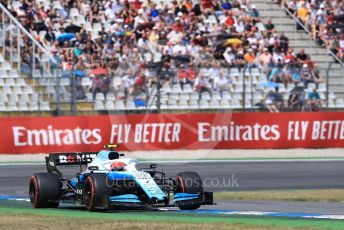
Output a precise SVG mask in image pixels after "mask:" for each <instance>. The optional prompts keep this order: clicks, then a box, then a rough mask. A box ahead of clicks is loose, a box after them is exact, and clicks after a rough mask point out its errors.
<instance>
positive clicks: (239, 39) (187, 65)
mask: <svg viewBox="0 0 344 230" xmlns="http://www.w3.org/2000/svg"><path fill="white" fill-rule="evenodd" d="M291 2H293V4H295V7H294V6H293V5H292V4H291ZM0 3H2V4H3V5H4V6H6V7H7V8H8V10H9V11H10V12H11V13H12V14H13V15H14V16H15V17H16V18H17V19H18V20H19V21H20V22H21V23H22V25H23V26H24V27H25V28H26V29H27V30H28V31H29V32H30V33H31V34H32V35H34V36H35V38H36V40H37V41H39V42H40V43H41V44H42V45H43V46H45V47H46V48H47V49H49V50H50V52H51V54H52V57H53V59H54V61H55V62H54V63H51V66H52V68H53V69H54V68H62V69H63V70H65V71H68V70H71V69H73V70H79V71H81V72H84V73H85V75H86V76H89V77H92V86H91V87H90V89H83V88H82V87H78V89H79V91H80V92H79V93H78V95H80V98H83V95H82V94H83V93H82V92H84V93H85V92H87V91H88V90H90V92H91V93H93V96H94V97H95V95H96V93H98V92H102V93H104V94H105V95H106V94H107V93H108V92H113V93H114V94H115V95H116V96H117V98H118V99H128V98H133V99H143V98H144V97H145V93H147V92H148V91H149V89H150V88H153V87H154V86H155V85H156V84H157V83H160V84H161V85H165V84H169V85H171V86H172V85H173V84H180V85H181V87H182V88H184V86H185V85H186V84H189V85H191V88H192V89H193V90H194V91H196V92H209V93H212V92H220V93H221V92H223V91H230V90H232V89H233V88H234V87H235V85H234V82H233V81H232V79H231V78H229V76H228V75H229V74H228V73H230V72H231V69H232V68H237V69H239V71H240V70H242V69H243V68H244V66H245V65H246V64H247V67H248V70H249V72H251V71H252V70H253V69H254V68H260V70H261V71H262V72H263V73H265V75H266V76H267V79H266V81H268V82H272V83H276V84H277V83H279V84H282V85H284V87H287V86H288V85H289V84H292V85H294V84H295V85H296V87H300V85H303V86H304V87H305V88H307V84H309V83H315V84H318V83H320V82H321V81H322V79H321V76H320V75H319V72H318V71H317V69H316V66H315V65H314V63H313V62H312V60H311V58H310V56H309V55H307V54H306V53H305V52H304V50H301V51H299V52H297V53H295V52H294V50H293V49H291V48H290V47H289V44H288V42H289V41H288V38H287V37H286V36H284V34H282V33H278V31H277V30H276V28H275V26H274V24H273V21H272V20H268V22H267V23H265V24H264V23H263V21H262V20H261V18H260V14H259V11H258V10H257V8H256V6H255V5H254V4H251V3H250V2H249V1H246V0H232V1H227V0H217V1H210V0H201V1H191V0H178V1H175V0H174V1H151V0H145V1H142V0H129V1H127V0H103V1H100V0H55V1H52V0H40V1H35V0H19V1H7V0H0ZM334 3H337V4H334ZM286 4H288V8H290V9H293V10H294V11H298V7H299V6H300V7H301V6H302V4H300V2H298V1H296V0H293V1H290V2H289V1H287V2H286ZM303 5H306V6H307V7H308V6H309V7H310V5H311V4H308V3H307V4H303ZM342 5H343V4H342V3H340V1H333V3H332V4H328V5H326V7H327V9H328V11H329V9H330V7H334V8H335V9H336V14H341V11H340V9H343V6H342ZM316 6H317V5H316ZM324 13H325V11H324ZM310 19H311V17H310ZM316 19H317V20H318V17H316ZM317 23H318V24H319V21H317ZM320 27H321V26H320ZM320 27H319V28H320ZM319 28H317V29H319ZM332 31H334V30H332ZM329 34H330V33H329V32H328V31H327V32H326V33H324V31H321V30H320V31H319V33H317V36H319V37H320V38H321V39H322V41H323V42H324V43H326V45H328V43H331V45H332V46H333V47H337V46H335V43H338V44H340V46H339V47H341V48H342V49H343V48H344V47H343V45H344V40H343V39H344V37H343V36H341V37H338V35H335V33H331V36H329ZM330 38H333V39H334V41H331V39H330ZM28 43H29V41H28ZM341 52H342V51H338V53H339V54H340V53H341ZM30 54H32V50H30V49H27V50H22V54H21V55H22V58H23V60H25V58H24V57H27V58H30ZM28 63H32V62H31V60H29V61H28ZM96 69H102V70H105V72H106V73H103V74H95V73H94V70H96ZM118 77H120V78H121V79H120V82H119V84H118V87H117V88H116V87H114V85H116V84H112V82H113V81H114V79H115V78H118ZM251 77H252V76H251ZM296 87H295V88H296ZM277 90H278V87H277V88H276V91H277ZM276 93H277V92H273V91H270V92H269V93H267V97H266V99H265V102H264V103H265V104H266V107H267V108H268V109H269V110H270V111H272V112H278V111H280V110H281V109H280V107H281V105H280V103H277V101H278V100H279V98H277V99H276V97H275V96H273V95H275V94H276ZM292 95H294V94H293V93H291V96H290V100H288V102H286V103H284V104H285V105H286V106H289V107H293V106H294V107H297V106H296V105H295V103H294V104H293V101H295V98H292ZM294 96H295V95H294ZM299 101H300V100H299ZM296 104H297V103H296Z"/></svg>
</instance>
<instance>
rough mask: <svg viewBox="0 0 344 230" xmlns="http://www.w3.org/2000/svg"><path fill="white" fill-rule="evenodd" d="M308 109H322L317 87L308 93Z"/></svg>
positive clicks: (314, 110) (311, 110)
mask: <svg viewBox="0 0 344 230" xmlns="http://www.w3.org/2000/svg"><path fill="white" fill-rule="evenodd" d="M306 110H308V111H310V112H317V111H320V110H321V100H320V96H319V93H318V92H317V90H316V89H315V88H314V89H313V91H312V92H309V93H308V97H307V108H306Z"/></svg>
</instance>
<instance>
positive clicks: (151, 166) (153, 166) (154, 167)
mask: <svg viewBox="0 0 344 230" xmlns="http://www.w3.org/2000/svg"><path fill="white" fill-rule="evenodd" d="M149 167H150V168H151V169H156V167H157V164H151V165H150V166H149Z"/></svg>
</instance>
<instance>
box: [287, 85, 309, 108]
mask: <svg viewBox="0 0 344 230" xmlns="http://www.w3.org/2000/svg"><path fill="white" fill-rule="evenodd" d="M304 100H305V91H304V88H303V87H301V86H298V85H297V84H296V85H295V87H294V89H293V90H292V91H291V92H290V95H289V98H288V107H289V108H290V109H291V110H292V111H294V112H300V111H302V109H303V105H304Z"/></svg>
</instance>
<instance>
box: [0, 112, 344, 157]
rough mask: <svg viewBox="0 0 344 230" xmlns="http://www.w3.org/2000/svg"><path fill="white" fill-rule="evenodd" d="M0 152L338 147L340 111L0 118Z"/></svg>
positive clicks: (342, 131)
mask: <svg viewBox="0 0 344 230" xmlns="http://www.w3.org/2000/svg"><path fill="white" fill-rule="evenodd" d="M0 127H1V133H0V136H1V145H0V153H8V154H18V153H48V152H67V151H98V150H99V149H101V148H102V147H103V145H104V144H108V143H114V144H119V145H120V150H125V151H135V150H161V149H166V150H169V149H239V148H241V149H266V148H325V147H344V113H279V114H273V113H212V114H160V115H156V114H150V115H147V114H146V115H109V116H84V117H83V116H79V117H58V118H56V117H30V118H23V117H21V118H0Z"/></svg>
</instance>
